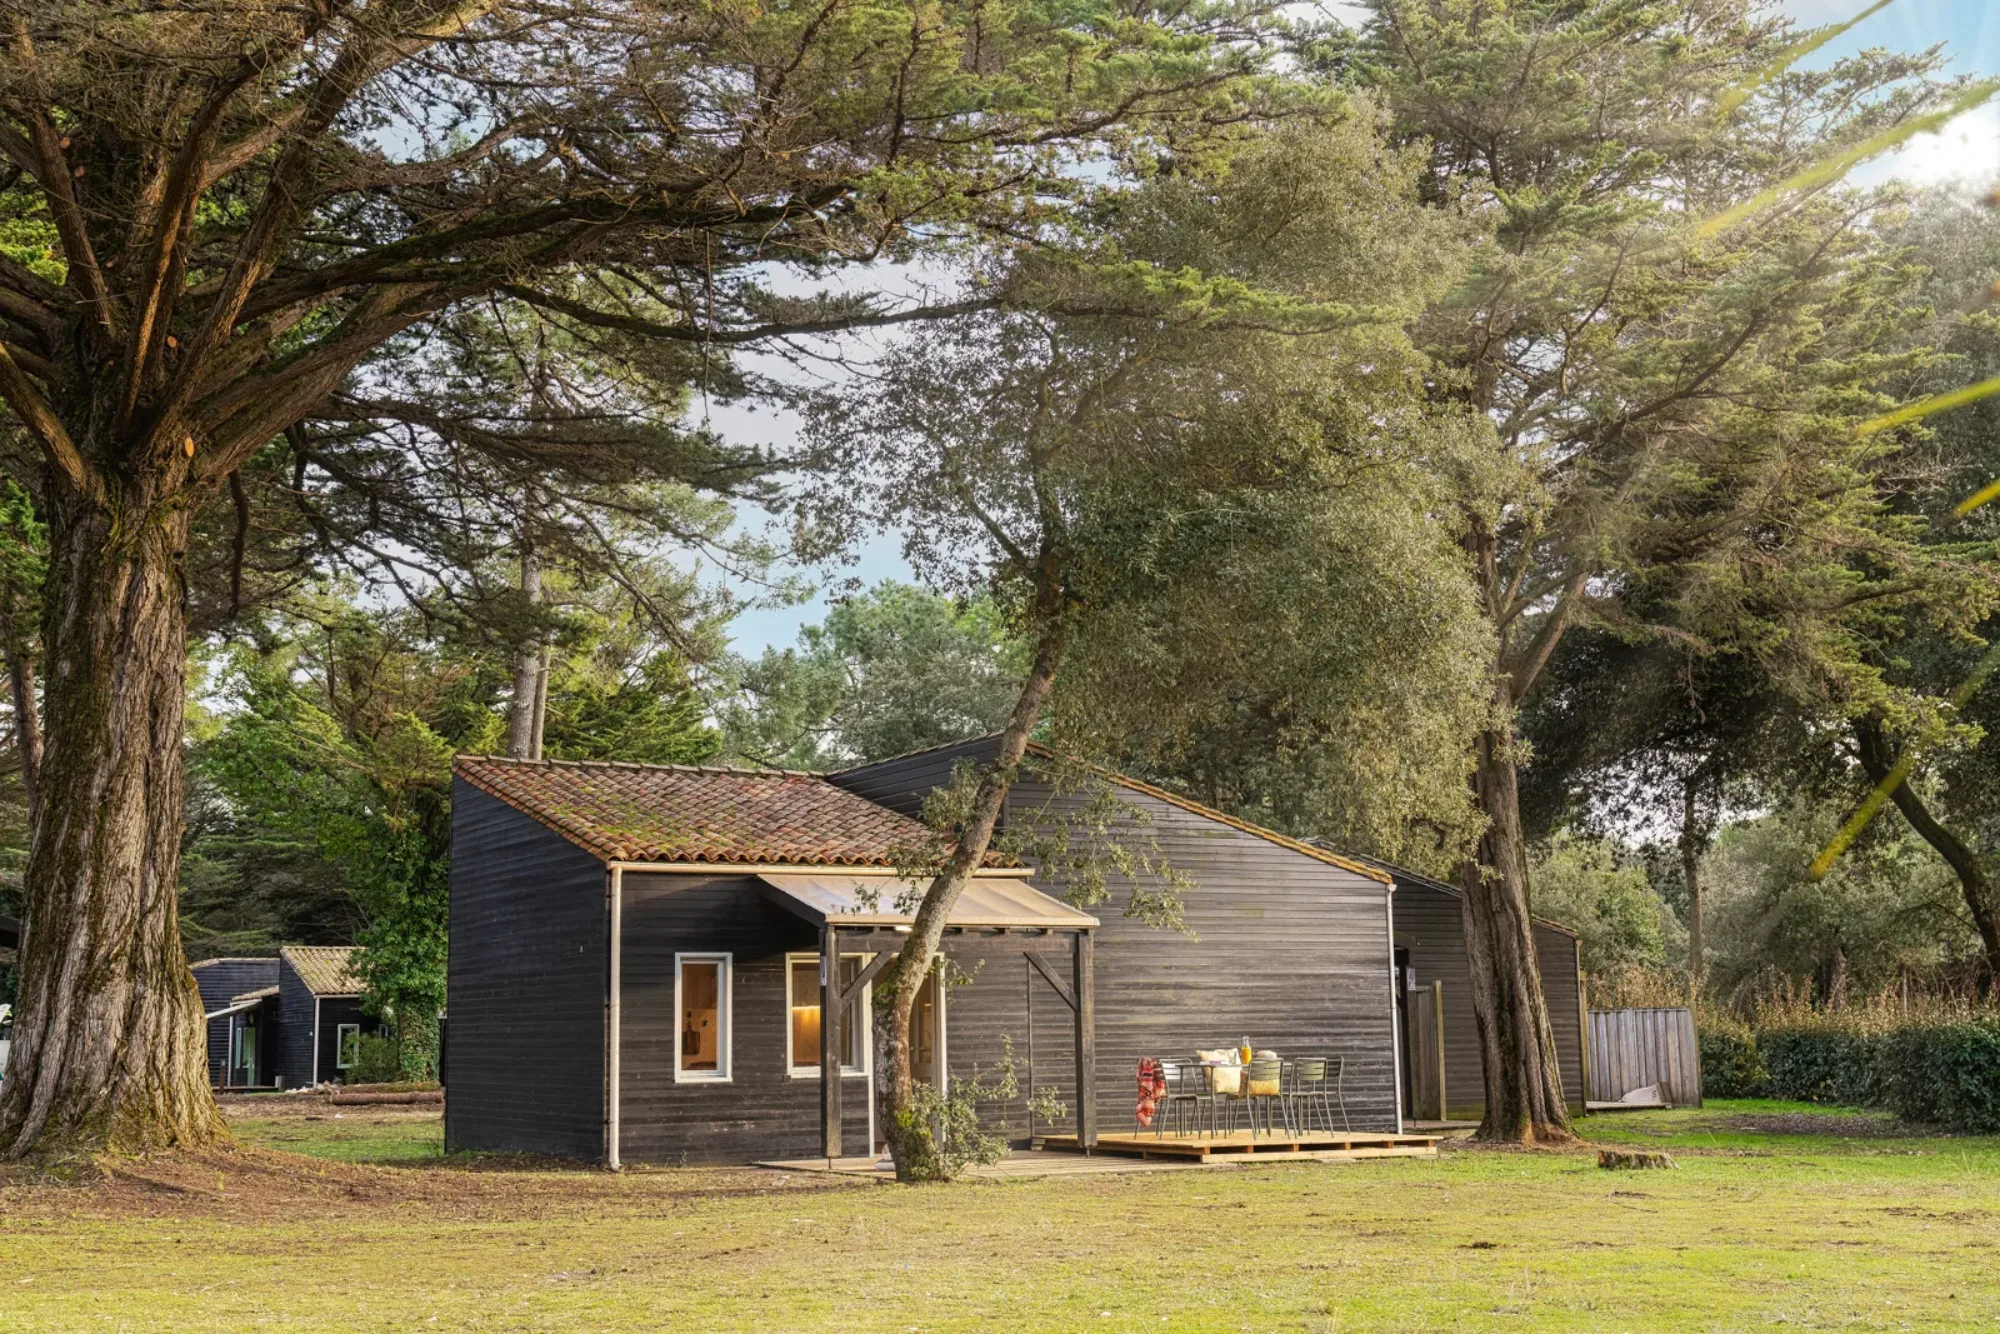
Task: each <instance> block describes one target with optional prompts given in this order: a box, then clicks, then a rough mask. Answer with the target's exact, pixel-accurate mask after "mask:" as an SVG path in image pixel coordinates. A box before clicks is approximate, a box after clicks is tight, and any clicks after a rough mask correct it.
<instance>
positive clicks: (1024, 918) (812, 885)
mask: <svg viewBox="0 0 2000 1334" xmlns="http://www.w3.org/2000/svg"><path fill="white" fill-rule="evenodd" d="M757 878H758V879H759V880H761V881H763V882H764V883H765V884H766V885H768V886H769V887H770V888H771V889H772V890H774V891H776V893H777V895H778V898H779V901H780V902H781V903H783V904H784V905H785V906H786V907H788V908H790V909H792V911H794V912H797V913H798V914H799V915H800V916H802V917H805V918H807V919H808V920H811V921H815V922H830V923H832V924H834V925H835V926H908V925H910V923H911V922H912V920H913V918H912V917H911V915H910V914H909V913H906V912H901V911H898V905H899V903H901V902H905V901H907V902H915V900H916V899H917V898H918V897H919V896H920V895H921V893H922V891H923V886H922V885H920V884H916V883H913V882H911V881H908V880H899V879H896V878H895V877H893V876H883V875H834V874H818V873H796V874H795V873H772V874H767V875H760V876H758V877H757ZM947 925H949V926H956V927H968V928H978V929H995V928H1007V929H1011V930H1035V929H1040V930H1046V931H1087V930H1089V929H1091V928H1092V927H1094V926H1096V925H1097V919H1096V918H1095V917H1092V916H1091V915H1090V914H1089V913H1086V912H1080V911H1078V910H1077V909H1075V908H1072V907H1070V906H1069V905H1068V904H1067V903H1064V902H1062V901H1061V900H1059V899H1054V898H1051V897H1049V896H1048V895H1047V894H1044V893H1042V891H1040V890H1039V889H1036V888H1035V887H1034V886H1033V885H1030V884H1029V883H1028V882H1027V881H1026V880H1023V879H1021V878H1020V877H1018V876H995V875H978V876H974V877H973V878H972V882H971V883H970V884H968V885H967V886H966V887H965V892H964V893H963V894H961V895H960V896H959V899H958V902H957V903H956V904H954V905H953V907H952V910H951V918H950V920H949V921H948V922H947Z"/></svg>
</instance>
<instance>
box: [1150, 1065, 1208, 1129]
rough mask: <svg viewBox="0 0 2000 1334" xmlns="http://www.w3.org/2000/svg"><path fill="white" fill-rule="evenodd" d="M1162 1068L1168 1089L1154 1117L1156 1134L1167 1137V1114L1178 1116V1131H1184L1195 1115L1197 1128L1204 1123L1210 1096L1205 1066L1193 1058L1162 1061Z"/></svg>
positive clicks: (1175, 1120) (1176, 1121) (1176, 1126)
mask: <svg viewBox="0 0 2000 1334" xmlns="http://www.w3.org/2000/svg"><path fill="white" fill-rule="evenodd" d="M1160 1071H1161V1073H1163V1074H1164V1075H1165V1076H1166V1079H1167V1093H1166V1096H1165V1097H1164V1098H1162V1099H1161V1100H1160V1101H1161V1104H1162V1105H1161V1107H1160V1110H1159V1111H1158V1112H1157V1113H1155V1115H1154V1117H1153V1135H1154V1137H1155V1138H1165V1136H1166V1133H1167V1118H1168V1117H1170V1116H1171V1117H1172V1118H1173V1120H1174V1133H1175V1134H1176V1135H1178V1134H1180V1133H1181V1128H1182V1127H1183V1126H1185V1125H1186V1124H1187V1118H1188V1117H1189V1116H1190V1115H1192V1116H1193V1118H1194V1123H1195V1126H1196V1128H1197V1129H1199V1128H1200V1125H1201V1104H1202V1103H1203V1102H1204V1101H1205V1100H1209V1098H1210V1095H1209V1092H1208V1080H1207V1079H1206V1077H1205V1076H1204V1073H1203V1071H1202V1068H1201V1066H1199V1065H1197V1064H1196V1063H1194V1062H1193V1061H1167V1060H1163V1061H1161V1062H1160Z"/></svg>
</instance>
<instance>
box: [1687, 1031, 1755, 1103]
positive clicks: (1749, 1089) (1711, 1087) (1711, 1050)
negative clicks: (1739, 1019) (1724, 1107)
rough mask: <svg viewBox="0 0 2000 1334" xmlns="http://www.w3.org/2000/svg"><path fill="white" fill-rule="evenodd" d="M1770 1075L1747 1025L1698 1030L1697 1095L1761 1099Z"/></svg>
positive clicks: (1753, 1035)
mask: <svg viewBox="0 0 2000 1334" xmlns="http://www.w3.org/2000/svg"><path fill="white" fill-rule="evenodd" d="M1770 1091H1771V1076H1770V1074H1769V1073H1768V1072H1767V1071H1766V1070H1765V1069H1764V1059H1763V1057H1762V1056H1761V1055H1760V1054H1759V1053H1758V1051H1757V1037H1756V1035H1755V1034H1754V1033H1752V1032H1751V1031H1750V1029H1749V1027H1748V1026H1747V1025H1743V1024H1734V1025H1723V1024H1719V1023H1718V1024H1711V1025H1708V1026H1705V1027H1703V1029H1702V1030H1701V1096H1702V1097H1704V1098H1763V1097H1768V1096H1769V1095H1770Z"/></svg>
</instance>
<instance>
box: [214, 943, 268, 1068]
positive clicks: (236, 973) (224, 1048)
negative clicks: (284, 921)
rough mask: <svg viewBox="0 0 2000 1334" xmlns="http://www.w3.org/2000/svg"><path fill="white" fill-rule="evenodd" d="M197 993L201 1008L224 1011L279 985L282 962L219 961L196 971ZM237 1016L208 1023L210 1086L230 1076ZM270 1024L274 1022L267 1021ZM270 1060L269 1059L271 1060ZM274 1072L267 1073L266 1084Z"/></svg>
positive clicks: (253, 960) (257, 960) (263, 960)
mask: <svg viewBox="0 0 2000 1334" xmlns="http://www.w3.org/2000/svg"><path fill="white" fill-rule="evenodd" d="M194 985H195V989H196V990H197V991H199V992H201V1008H202V1009H203V1010H205V1011H208V1010H220V1009H224V1008H226V1007H227V1006H228V1005H229V1002H230V1001H231V999H233V998H234V997H237V996H241V995H242V994H243V993H244V992H246V991H262V990H263V989H264V988H265V987H274V986H276V985H278V960H277V959H276V957H272V958H269V959H217V960H215V961H214V962H212V963H209V964H208V965H207V966H206V967H202V968H197V969H195V970H194ZM232 1022H234V1016H228V1017H224V1018H221V1019H211V1020H209V1021H208V1082H209V1083H211V1084H215V1085H220V1084H221V1083H222V1082H223V1080H224V1078H225V1077H226V1076H227V1074H228V1072H229V1027H230V1024H231V1023H232ZM265 1022H266V1023H269V1022H270V1020H269V1019H266V1020H265ZM267 1059H268V1057H267ZM271 1074H272V1071H270V1070H268V1069H267V1070H265V1071H264V1073H263V1078H264V1082H265V1083H267V1084H268V1083H269V1082H270V1081H271Z"/></svg>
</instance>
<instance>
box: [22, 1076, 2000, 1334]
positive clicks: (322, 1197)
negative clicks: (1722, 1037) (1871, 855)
mask: <svg viewBox="0 0 2000 1334" xmlns="http://www.w3.org/2000/svg"><path fill="white" fill-rule="evenodd" d="M280 1110H283V1111H284V1113H285V1114H279V1112H280ZM316 1110H317V1112H318V1114H319V1115H320V1116H321V1117H323V1119H310V1120H309V1119H307V1117H306V1115H303V1114H299V1113H298V1112H297V1111H295V1110H293V1109H290V1108H286V1109H279V1108H277V1107H276V1105H275V1104H274V1105H273V1108H272V1110H270V1111H268V1112H267V1111H266V1110H264V1109H262V1108H260V1107H257V1106H254V1105H253V1106H251V1107H248V1108H245V1107H238V1108H236V1109H233V1112H232V1115H233V1116H234V1117H235V1118H236V1119H235V1124H236V1128H237V1133H238V1135H239V1137H240V1139H241V1141H242V1142H243V1145H244V1147H243V1148H242V1149H241V1150H239V1151H238V1152H236V1153H233V1154H220V1155H215V1156H214V1157H212V1158H208V1159H203V1160H198V1161H195V1160H188V1159H171V1160H163V1161H159V1162H146V1163H137V1164H131V1165H129V1166H128V1167H126V1168H125V1169H122V1170H120V1171H118V1172H116V1173H115V1174H114V1175H113V1176H112V1177H111V1179H109V1180H107V1181H104V1182H101V1183H98V1184H95V1185H91V1186H87V1187H59V1186H50V1185H46V1184H37V1183H32V1182H26V1181H22V1180H20V1179H19V1178H18V1177H17V1178H15V1179H14V1181H13V1182H11V1183H6V1182H5V1181H4V1180H0V1330H6V1331H8V1332H9V1334H15V1332H16V1331H41V1330H64V1331H69V1330H150V1329H174V1330H210V1329H214V1330H232V1331H235V1330H290V1329H314V1330H335V1329H368V1330H373V1329H397V1330H409V1329H477V1330H660V1329H673V1330H829V1331H831V1330H840V1331H850V1330H884V1331H909V1330H927V1331H928V1330H971V1329H1004V1330H1074V1329H1083V1328H1088V1329H1102V1330H1259V1331H1261V1330H1489V1329H1504V1330H1534V1331H1541V1330H1590V1331H1615V1330H1660V1329H1687V1330H1703V1331H1710V1330H1739V1329H1742V1330H1748V1329H1764V1328H1768V1327H1772V1326H1781V1327H1790V1328H1805V1329H1822V1328H1840V1329H1899V1330H1900V1329H1990V1328H1993V1327H1995V1326H2000V1140H1992V1139H1951V1138H1921V1137H1914V1136H1909V1135H1906V1134H1903V1133H1900V1132H1899V1131H1898V1130H1897V1128H1896V1127H1894V1126H1893V1125H1891V1124H1889V1123H1888V1122H1886V1121H1884V1120H1882V1119H1880V1118H1877V1117H1873V1116H1861V1115H1857V1114H1851V1113H1848V1114H1830V1113H1827V1112H1825V1111H1821V1110H1816V1109H1812V1108H1805V1107H1798V1106H1794V1105H1788V1104H1779V1103H1748V1102H1738V1103H1714V1104H1711V1105H1710V1106H1709V1107H1707V1108H1706V1109H1704V1110H1701V1111H1690V1112H1666V1113H1627V1114H1623V1115H1620V1116H1617V1117H1615V1118H1614V1117H1608V1116H1600V1117H1596V1118H1593V1119H1591V1120H1590V1121H1588V1122H1586V1123H1585V1133H1586V1134H1587V1135H1588V1136H1589V1137H1590V1138H1591V1139H1592V1140H1595V1141H1597V1142H1600V1143H1606V1144H1623V1145H1646V1146H1657V1147H1665V1148H1667V1149H1669V1150H1670V1151H1672V1152H1673V1154H1674V1155H1675V1157H1676V1158H1677V1159H1678V1160H1679V1162H1680V1168H1679V1170H1677V1171H1672V1172H1616V1173H1614V1172H1604V1171H1600V1170H1599V1169H1598V1168H1597V1167H1596V1166H1595V1160H1594V1158H1593V1157H1592V1156H1590V1155H1588V1154H1583V1153H1553V1152H1548V1153H1524V1152H1506V1151H1488V1150H1476V1149H1456V1150H1452V1151H1449V1152H1447V1153H1445V1154H1444V1155H1442V1156H1441V1157H1440V1158H1438V1159H1437V1160H1435V1161H1429V1160H1409V1159H1404V1160H1385V1161H1377V1162H1369V1163H1343V1164H1325V1163H1300V1164H1277V1165H1271V1166H1266V1167H1259V1168H1252V1169H1239V1170H1227V1171H1177V1172H1152V1173H1143V1174H1128V1175H1105V1176H1086V1177H1067V1178H1057V1179H1049V1180H1016V1181H979V1182H968V1183H964V1184H960V1185H956V1186H950V1187H936V1188H922V1189H909V1188H902V1187H897V1186H893V1185H885V1184H877V1183H872V1182H867V1181H856V1180H846V1179H829V1178H826V1177H822V1176H817V1175H811V1174H794V1175H783V1174H779V1173H775V1172H765V1171H757V1170H733V1169H732V1170H712V1169H691V1168H682V1169H674V1170H667V1171H654V1172H629V1173H626V1174H624V1175H622V1176H617V1177H613V1176H610V1175H608V1174H605V1173H601V1172H595V1171H580V1170H571V1169H564V1168H559V1167H551V1166H548V1165H541V1164H524V1163H517V1162H495V1161H491V1160H484V1161H482V1160H460V1159H450V1160H447V1159H445V1158H443V1156H442V1154H441V1151H440V1139H439V1134H438V1122H437V1120H436V1118H435V1116H434V1115H431V1114H427V1113H422V1112H412V1111H403V1110H395V1111H389V1110H378V1109H372V1108H360V1109H340V1110H341V1115H340V1116H339V1117H338V1119H335V1118H334V1117H333V1116H332V1111H333V1110H334V1109H328V1108H319V1109H316Z"/></svg>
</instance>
